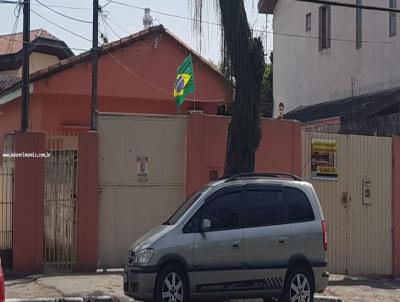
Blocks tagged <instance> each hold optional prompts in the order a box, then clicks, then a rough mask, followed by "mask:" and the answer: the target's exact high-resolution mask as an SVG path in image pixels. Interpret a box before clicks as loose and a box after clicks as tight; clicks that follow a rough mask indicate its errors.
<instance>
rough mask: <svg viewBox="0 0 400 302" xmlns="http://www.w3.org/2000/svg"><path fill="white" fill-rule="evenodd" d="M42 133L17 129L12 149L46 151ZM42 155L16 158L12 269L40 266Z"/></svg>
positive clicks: (28, 269) (31, 270)
mask: <svg viewBox="0 0 400 302" xmlns="http://www.w3.org/2000/svg"><path fill="white" fill-rule="evenodd" d="M45 138H46V136H45V134H44V133H40V132H26V133H21V132H17V133H16V134H15V152H16V153H20V152H26V153H30V152H36V153H43V152H45V141H46V140H45ZM44 173H45V172H44V158H31V157H28V158H22V157H20V158H16V159H15V176H14V181H15V183H14V190H15V195H14V196H15V197H14V198H15V199H14V213H13V217H14V220H13V269H14V270H15V271H17V272H22V273H38V272H41V271H42V270H43V224H44V218H43V205H44V202H43V201H44Z"/></svg>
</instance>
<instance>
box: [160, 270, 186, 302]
mask: <svg viewBox="0 0 400 302" xmlns="http://www.w3.org/2000/svg"><path fill="white" fill-rule="evenodd" d="M154 297H155V302H169V301H170V298H172V299H171V301H172V302H189V281H188V277H187V275H186V273H185V272H184V271H183V270H182V269H181V268H180V267H178V266H175V265H168V266H166V267H164V268H163V269H161V271H160V272H159V273H158V276H157V281H156V288H155V293H154Z"/></svg>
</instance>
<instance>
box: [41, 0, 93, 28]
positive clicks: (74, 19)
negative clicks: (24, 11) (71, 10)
mask: <svg viewBox="0 0 400 302" xmlns="http://www.w3.org/2000/svg"><path fill="white" fill-rule="evenodd" d="M35 1H36V2H37V3H38V4H40V5H41V6H43V7H45V8H47V9H48V10H49V11H52V12H53V13H56V14H57V15H60V16H62V17H64V18H67V19H70V20H73V21H77V22H81V23H86V24H93V23H92V22H91V21H86V20H82V19H78V18H74V17H71V16H68V15H66V14H63V13H60V12H59V11H57V10H55V9H54V8H51V7H50V6H48V5H47V4H44V3H43V2H40V1H39V0H35Z"/></svg>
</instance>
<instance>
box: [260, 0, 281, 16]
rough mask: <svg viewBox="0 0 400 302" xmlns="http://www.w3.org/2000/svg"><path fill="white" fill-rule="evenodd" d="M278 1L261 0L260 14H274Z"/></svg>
mask: <svg viewBox="0 0 400 302" xmlns="http://www.w3.org/2000/svg"><path fill="white" fill-rule="evenodd" d="M277 1H278V0H259V1H258V12H259V13H260V14H273V13H274V9H275V5H276V2H277Z"/></svg>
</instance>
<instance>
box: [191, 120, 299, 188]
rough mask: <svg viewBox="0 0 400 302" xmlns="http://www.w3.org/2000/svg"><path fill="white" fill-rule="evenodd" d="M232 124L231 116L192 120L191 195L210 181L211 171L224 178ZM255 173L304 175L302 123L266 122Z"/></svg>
mask: <svg viewBox="0 0 400 302" xmlns="http://www.w3.org/2000/svg"><path fill="white" fill-rule="evenodd" d="M228 125H229V118H228V117H222V116H211V115H201V114H200V115H190V116H189V117H188V134H187V135H188V138H187V140H188V144H187V146H188V147H187V158H188V160H187V177H186V179H187V195H191V194H192V193H193V192H195V191H196V190H197V189H199V188H200V187H201V186H203V185H205V184H206V183H208V182H209V172H210V170H217V171H218V176H223V172H224V164H225V153H226V139H227V135H228ZM255 170H256V171H257V172H266V171H270V172H271V171H274V172H288V173H293V174H297V175H300V174H301V126H300V123H297V122H294V121H287V120H272V119H263V121H262V141H261V144H260V146H259V148H258V150H257V153H256V169H255Z"/></svg>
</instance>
